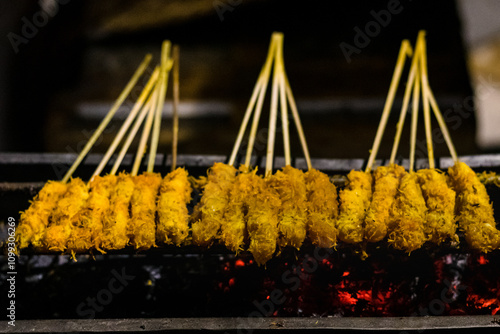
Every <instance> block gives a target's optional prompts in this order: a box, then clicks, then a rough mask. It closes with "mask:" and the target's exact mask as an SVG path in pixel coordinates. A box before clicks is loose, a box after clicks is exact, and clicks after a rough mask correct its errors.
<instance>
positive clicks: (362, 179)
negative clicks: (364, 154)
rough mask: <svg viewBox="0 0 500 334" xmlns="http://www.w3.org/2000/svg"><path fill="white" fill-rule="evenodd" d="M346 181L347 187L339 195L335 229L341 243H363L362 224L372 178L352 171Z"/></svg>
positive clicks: (367, 206)
mask: <svg viewBox="0 0 500 334" xmlns="http://www.w3.org/2000/svg"><path fill="white" fill-rule="evenodd" d="M347 179H348V185H347V186H346V188H345V189H343V190H341V191H340V193H339V198H340V214H339V219H338V220H337V229H338V230H339V239H340V240H341V241H343V242H346V243H350V244H355V243H360V242H362V241H363V222H364V219H365V217H366V212H367V210H368V208H369V206H370V201H371V197H372V176H371V174H370V173H365V172H361V171H355V170H352V171H350V172H349V174H348V175H347Z"/></svg>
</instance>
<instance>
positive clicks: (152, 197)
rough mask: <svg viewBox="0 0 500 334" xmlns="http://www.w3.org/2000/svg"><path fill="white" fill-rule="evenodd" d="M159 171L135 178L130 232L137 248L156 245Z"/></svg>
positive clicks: (131, 240) (132, 242)
mask: <svg viewBox="0 0 500 334" xmlns="http://www.w3.org/2000/svg"><path fill="white" fill-rule="evenodd" d="M161 180H162V178H161V175H160V174H159V173H150V172H144V173H143V174H141V175H138V176H136V177H135V178H134V184H135V188H134V192H133V194H132V198H131V200H130V207H131V210H130V212H131V218H130V225H129V228H128V233H129V237H130V242H131V244H132V245H133V246H134V247H135V249H140V250H144V249H149V248H151V247H155V246H156V244H155V236H156V233H155V232H156V223H155V213H156V199H157V196H158V189H159V188H160V183H161Z"/></svg>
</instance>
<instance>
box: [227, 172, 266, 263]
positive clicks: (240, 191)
mask: <svg viewBox="0 0 500 334" xmlns="http://www.w3.org/2000/svg"><path fill="white" fill-rule="evenodd" d="M255 177H257V176H256V175H255V173H253V172H250V171H249V168H248V167H247V166H245V165H242V166H241V167H240V169H239V173H238V175H236V178H235V180H234V183H233V185H232V188H231V191H230V192H229V198H230V199H231V200H230V201H229V202H228V204H227V206H226V209H225V212H224V219H223V221H222V226H221V227H222V228H221V237H220V239H221V241H222V243H224V245H225V246H226V247H227V248H228V249H229V250H231V251H233V252H235V253H238V252H240V251H242V250H243V246H244V245H245V240H246V239H247V238H248V233H247V216H246V212H248V203H249V201H248V196H249V194H251V193H253V192H254V190H253V189H254V185H253V182H254V179H255Z"/></svg>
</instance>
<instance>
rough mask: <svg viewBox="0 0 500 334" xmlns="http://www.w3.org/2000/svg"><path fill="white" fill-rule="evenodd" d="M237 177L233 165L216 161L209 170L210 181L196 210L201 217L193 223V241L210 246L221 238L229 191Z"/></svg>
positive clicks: (203, 245)
mask: <svg viewBox="0 0 500 334" xmlns="http://www.w3.org/2000/svg"><path fill="white" fill-rule="evenodd" d="M235 178H236V169H235V168H234V167H233V166H230V165H227V164H223V163H219V162H216V163H215V164H214V165H213V166H212V168H210V170H209V172H208V182H207V184H206V185H205V187H204V190H203V195H202V197H201V200H200V202H199V203H198V204H197V208H196V210H195V211H198V212H200V213H201V218H200V219H198V220H196V221H194V222H193V224H192V227H191V228H192V236H193V243H194V244H195V245H198V246H202V247H208V246H210V245H212V243H213V242H214V241H215V240H217V239H219V238H220V234H221V226H222V224H223V219H224V212H225V210H226V207H227V205H228V203H229V200H230V199H229V193H230V191H231V188H232V186H233V183H234V181H235Z"/></svg>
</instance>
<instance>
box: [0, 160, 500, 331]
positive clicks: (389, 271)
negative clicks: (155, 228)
mask: <svg viewBox="0 0 500 334" xmlns="http://www.w3.org/2000/svg"><path fill="white" fill-rule="evenodd" d="M100 158H101V156H100V155H90V156H89V157H88V158H87V159H86V161H85V162H84V164H83V165H82V166H81V167H80V168H79V169H78V176H81V177H82V178H84V179H88V177H89V176H90V175H91V173H92V171H93V170H94V168H95V167H96V165H97V163H98V162H99V161H100ZM132 158H133V157H132V156H128V157H127V158H126V159H125V161H124V165H125V168H128V167H129V166H130V164H131V161H132ZM74 159H75V155H73V154H14V153H12V154H7V153H3V154H0V175H2V176H3V179H2V180H1V182H0V196H1V198H2V201H1V204H0V205H1V206H0V212H1V217H3V219H5V218H6V217H9V216H12V217H14V218H15V219H16V221H17V220H18V217H19V215H18V212H19V211H21V210H25V209H26V208H27V206H28V200H29V199H31V198H32V197H33V196H34V195H35V194H36V192H37V191H38V190H39V189H40V188H41V186H42V185H43V182H44V181H45V180H47V179H54V178H59V177H60V176H61V175H62V174H63V173H64V171H65V168H68V167H69V165H70V164H71V163H72V162H73V160H74ZM225 159H226V157H224V156H197V155H183V156H179V158H178V163H179V164H180V165H183V166H185V167H186V168H187V169H188V171H189V172H190V174H191V175H194V176H199V175H204V174H205V173H206V169H207V168H208V167H210V166H211V165H212V164H213V162H215V161H224V160H225ZM461 160H462V161H464V162H467V163H468V164H469V165H470V166H471V167H473V168H474V169H475V170H476V171H478V172H480V171H483V170H491V171H495V172H497V173H499V172H500V155H477V156H468V157H462V159H461ZM254 162H255V164H256V165H262V166H263V165H264V164H265V161H264V159H261V158H259V157H255V158H254ZM365 163H366V162H365V161H364V160H362V159H357V160H344V159H319V160H315V161H313V165H314V166H315V167H316V168H318V169H321V170H322V171H324V172H326V173H328V174H329V175H331V176H332V180H333V181H334V182H335V183H336V184H337V185H338V186H342V185H343V183H344V181H345V178H344V175H345V174H346V173H347V172H348V171H349V170H351V169H361V168H363V166H364V165H365ZM378 163H379V164H384V163H385V161H383V160H380V161H378ZM399 163H401V164H403V165H404V164H406V163H407V162H406V161H400V162H399ZM110 164H112V162H110ZM293 164H294V165H295V166H296V167H299V168H303V167H305V163H304V161H303V160H302V159H295V161H293ZM451 164H452V162H451V160H450V159H448V158H441V159H439V161H438V164H437V165H438V166H439V167H440V168H442V169H446V168H447V167H448V166H450V165H451ZM169 165H170V157H168V156H162V155H160V156H158V157H157V168H155V170H157V171H159V172H161V173H162V174H163V175H164V174H165V173H167V172H168V170H169ZM281 165H283V159H281V158H276V161H275V167H276V168H279V167H281ZM425 165H426V162H425V160H421V161H417V166H418V167H419V168H424V167H425ZM488 192H489V194H490V197H491V200H492V201H493V203H494V205H495V211H496V212H497V214H496V220H497V221H499V215H498V212H500V207H499V203H500V189H499V188H497V187H488ZM193 195H194V196H193V197H194V200H193V203H191V205H193V204H194V203H196V201H197V200H198V199H199V194H196V193H195V194H193ZM2 233H5V229H4V228H2ZM4 239H5V238H4V235H2V240H4ZM367 253H368V254H369V255H370V256H369V257H368V258H366V259H365V260H362V259H361V256H360V249H357V248H356V247H344V246H342V245H340V246H339V247H338V248H337V249H336V250H330V251H328V250H324V249H315V248H314V247H313V246H312V245H304V247H303V248H302V249H301V250H300V251H296V250H290V249H285V250H283V251H282V253H281V254H280V255H279V256H277V257H276V258H274V259H273V260H271V261H270V262H269V263H268V264H267V267H266V268H262V267H258V266H257V265H256V264H255V263H254V262H253V259H252V257H251V255H249V254H246V253H242V254H239V255H237V256H236V255H234V254H231V253H230V252H228V251H227V250H225V249H224V248H223V247H212V248H210V249H208V250H203V249H199V248H196V247H183V248H175V247H164V248H156V249H152V250H149V251H145V252H140V253H136V252H135V251H133V250H131V249H126V250H123V251H116V252H110V253H108V254H94V255H77V257H76V260H77V261H76V262H75V261H72V260H70V259H69V256H68V255H58V254H34V253H33V252H32V251H30V250H27V251H25V252H23V254H22V255H21V256H20V257H19V259H18V262H17V264H16V269H17V276H16V327H11V326H3V328H6V329H5V330H4V331H6V332H37V333H48V332H139V331H140V332H154V331H165V332H169V331H175V332H177V331H182V332H195V331H196V332H197V331H199V330H206V331H212V332H221V333H225V332H269V331H272V330H281V331H288V332H302V331H304V332H305V331H308V332H309V331H311V330H316V331H323V332H326V331H337V332H346V331H349V332H359V331H363V330H378V331H384V332H385V331H391V332H396V331H397V332H405V331H408V332H420V331H422V330H430V331H433V332H436V331H445V332H451V331H453V332H454V333H456V332H457V331H458V332H460V333H462V332H464V333H465V332H472V331H474V332H475V331H477V330H480V331H481V332H483V333H490V332H491V333H493V332H496V331H498V328H499V327H500V321H499V320H500V316H498V315H497V314H499V315H500V283H499V280H498V278H499V277H500V254H499V252H498V251H496V252H492V253H489V254H486V255H484V254H476V253H474V252H471V251H470V250H468V249H467V247H465V246H461V247H460V248H455V247H454V246H453V245H451V244H446V245H441V246H439V247H435V246H426V247H424V248H422V249H420V250H418V251H415V252H413V253H412V254H411V256H407V255H406V254H403V253H402V252H398V251H396V250H393V249H390V248H388V247H387V245H386V244H385V243H384V242H380V243H377V244H373V245H368V248H367ZM0 259H1V262H0V264H1V267H2V270H1V273H0V275H1V277H0V278H1V284H2V291H1V293H2V296H4V295H6V294H7V290H8V287H7V284H5V283H6V279H7V275H6V273H7V271H8V270H7V269H6V265H7V259H6V257H5V256H2V257H1V258H0ZM2 330H3V329H2Z"/></svg>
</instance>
